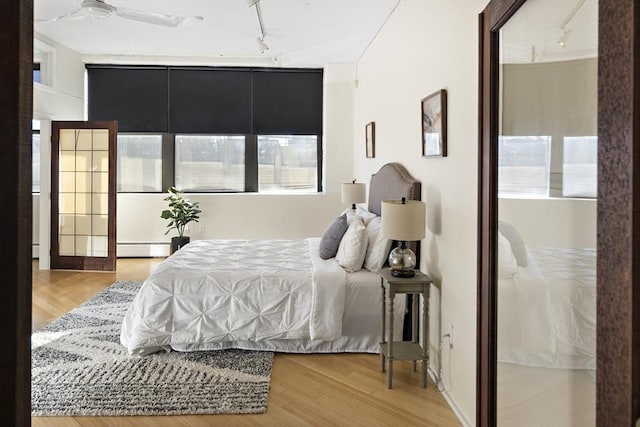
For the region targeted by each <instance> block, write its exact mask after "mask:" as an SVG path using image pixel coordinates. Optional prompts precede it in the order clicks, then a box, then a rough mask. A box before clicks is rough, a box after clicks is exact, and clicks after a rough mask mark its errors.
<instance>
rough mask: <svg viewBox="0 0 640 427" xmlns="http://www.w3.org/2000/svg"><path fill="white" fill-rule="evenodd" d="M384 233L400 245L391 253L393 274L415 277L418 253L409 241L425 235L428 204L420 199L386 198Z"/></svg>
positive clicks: (384, 205)
mask: <svg viewBox="0 0 640 427" xmlns="http://www.w3.org/2000/svg"><path fill="white" fill-rule="evenodd" d="M381 214H382V215H381V217H382V235H383V236H384V237H385V238H387V239H391V240H397V241H398V244H399V245H398V246H397V247H396V248H394V249H393V250H392V251H391V253H390V254H389V266H390V267H391V274H392V275H393V276H395V277H413V276H415V271H414V270H413V269H414V268H415V266H416V255H415V254H414V253H413V251H412V250H411V249H409V244H408V242H409V241H416V240H422V239H424V237H425V219H426V205H425V204H424V203H423V202H420V201H418V200H407V199H406V198H404V197H403V198H402V200H384V201H383V202H382V211H381Z"/></svg>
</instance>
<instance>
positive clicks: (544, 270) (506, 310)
mask: <svg viewBox="0 0 640 427" xmlns="http://www.w3.org/2000/svg"><path fill="white" fill-rule="evenodd" d="M595 259H596V253H595V250H594V249H563V248H531V249H529V256H528V265H527V266H526V267H517V271H516V273H515V274H514V275H513V276H512V277H503V278H501V279H499V282H498V319H499V320H498V360H499V361H501V362H509V363H519V364H526V365H531V366H542V367H553V368H568V369H595V351H596V345H595V344H596V341H595V338H596V332H595V327H596V308H595V304H596V276H595V271H596V270H595Z"/></svg>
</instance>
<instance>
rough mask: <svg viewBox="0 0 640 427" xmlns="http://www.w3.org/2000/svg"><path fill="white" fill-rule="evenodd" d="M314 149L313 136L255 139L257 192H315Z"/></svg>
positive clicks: (316, 154) (315, 160) (315, 161)
mask: <svg viewBox="0 0 640 427" xmlns="http://www.w3.org/2000/svg"><path fill="white" fill-rule="evenodd" d="M317 147H318V137H317V136H316V135H297V136H293V135H277V136H276V135H268V136H267V135H265V136H261V135H259V136H258V184H259V187H258V188H259V191H260V192H270V191H283V190H284V191H305V192H308V191H315V190H316V189H317V188H318V153H317Z"/></svg>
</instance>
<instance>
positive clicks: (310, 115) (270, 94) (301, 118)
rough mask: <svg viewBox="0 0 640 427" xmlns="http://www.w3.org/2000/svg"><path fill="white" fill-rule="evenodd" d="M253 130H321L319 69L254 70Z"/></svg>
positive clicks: (306, 132) (266, 131)
mask: <svg viewBox="0 0 640 427" xmlns="http://www.w3.org/2000/svg"><path fill="white" fill-rule="evenodd" d="M253 132H254V133H255V134H258V135H264V134H293V135H295V134H318V133H321V132H322V73H321V72H317V71H315V72H314V71H307V72H300V71H282V70H279V71H255V72H254V73H253Z"/></svg>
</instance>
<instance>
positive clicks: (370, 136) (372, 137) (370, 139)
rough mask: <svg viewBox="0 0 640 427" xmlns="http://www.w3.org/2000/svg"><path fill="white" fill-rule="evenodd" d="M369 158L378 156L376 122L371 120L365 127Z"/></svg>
mask: <svg viewBox="0 0 640 427" xmlns="http://www.w3.org/2000/svg"><path fill="white" fill-rule="evenodd" d="M364 133H365V143H366V150H367V158H369V159H373V158H374V157H376V123H375V122H369V123H367V125H366V126H365V127H364Z"/></svg>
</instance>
